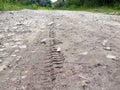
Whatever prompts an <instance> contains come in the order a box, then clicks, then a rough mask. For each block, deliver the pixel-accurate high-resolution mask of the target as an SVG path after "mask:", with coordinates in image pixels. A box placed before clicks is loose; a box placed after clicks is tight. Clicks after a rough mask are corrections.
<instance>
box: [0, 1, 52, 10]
mask: <svg viewBox="0 0 120 90" xmlns="http://www.w3.org/2000/svg"><path fill="white" fill-rule="evenodd" d="M51 6H52V3H51V0H0V10H20V9H42V10H44V9H51Z"/></svg>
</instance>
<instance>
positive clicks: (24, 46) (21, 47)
mask: <svg viewBox="0 0 120 90" xmlns="http://www.w3.org/2000/svg"><path fill="white" fill-rule="evenodd" d="M19 48H20V49H25V48H27V46H26V45H20V46H19Z"/></svg>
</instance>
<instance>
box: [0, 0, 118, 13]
mask: <svg viewBox="0 0 120 90" xmlns="http://www.w3.org/2000/svg"><path fill="white" fill-rule="evenodd" d="M20 9H38V10H39V9H42V10H46V9H47V10H48V9H59V10H87V11H92V12H104V13H109V14H117V15H120V0H57V1H56V2H55V3H52V1H51V0H0V10H20Z"/></svg>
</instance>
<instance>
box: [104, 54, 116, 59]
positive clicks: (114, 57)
mask: <svg viewBox="0 0 120 90" xmlns="http://www.w3.org/2000/svg"><path fill="white" fill-rule="evenodd" d="M106 58H108V59H112V60H117V57H116V56H114V55H107V56H106Z"/></svg>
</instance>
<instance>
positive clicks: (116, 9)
mask: <svg viewBox="0 0 120 90" xmlns="http://www.w3.org/2000/svg"><path fill="white" fill-rule="evenodd" d="M60 10H70V11H90V12H100V13H106V14H113V15H120V6H119V7H118V6H116V7H107V6H106V7H105V6H104V7H97V8H93V7H75V6H70V7H62V8H60Z"/></svg>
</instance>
